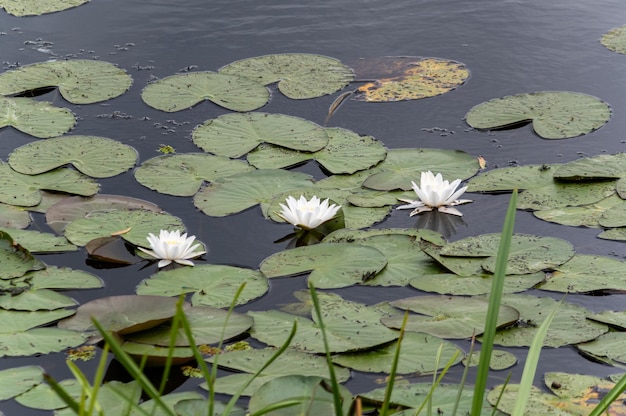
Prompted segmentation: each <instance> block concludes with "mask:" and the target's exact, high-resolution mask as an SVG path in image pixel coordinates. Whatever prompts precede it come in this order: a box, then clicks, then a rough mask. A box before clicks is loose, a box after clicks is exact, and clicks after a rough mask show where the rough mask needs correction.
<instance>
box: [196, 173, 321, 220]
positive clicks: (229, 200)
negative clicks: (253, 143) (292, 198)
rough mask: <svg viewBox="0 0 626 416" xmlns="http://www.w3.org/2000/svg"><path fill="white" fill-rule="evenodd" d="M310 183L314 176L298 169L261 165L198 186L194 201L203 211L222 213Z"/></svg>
mask: <svg viewBox="0 0 626 416" xmlns="http://www.w3.org/2000/svg"><path fill="white" fill-rule="evenodd" d="M312 185H313V177H312V176H310V175H307V174H305V173H301V172H287V171H284V170H281V169H260V170H255V171H251V172H244V173H239V174H235V175H231V176H229V177H227V178H218V179H216V180H215V181H213V182H212V183H211V184H210V185H208V186H206V187H204V188H203V189H201V190H200V191H199V192H198V193H197V194H196V195H195V196H194V198H193V203H194V205H195V206H196V207H198V208H199V209H200V210H202V212H204V213H205V214H207V215H209V216H212V217H225V216H227V215H231V214H236V213H238V212H241V211H243V210H245V209H248V208H251V207H253V206H255V205H257V204H259V203H268V202H270V201H272V199H273V198H274V196H275V195H276V194H279V193H283V192H288V191H289V190H291V189H300V188H304V187H308V186H312Z"/></svg>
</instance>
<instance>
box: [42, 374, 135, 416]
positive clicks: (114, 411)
mask: <svg viewBox="0 0 626 416" xmlns="http://www.w3.org/2000/svg"><path fill="white" fill-rule="evenodd" d="M79 397H80V396H79ZM140 398H141V387H140V386H139V384H138V382H137V381H131V382H129V383H122V382H119V381H117V380H110V381H107V382H106V383H104V384H102V385H101V386H100V388H99V389H98V396H97V403H98V404H97V405H96V407H94V408H96V409H98V407H97V406H99V408H100V409H103V410H104V412H105V413H104V414H105V415H109V414H110V415H129V414H131V409H133V408H134V407H135V406H137V404H138V403H139V401H140ZM90 399H91V398H90V397H86V398H85V402H84V404H83V406H84V408H85V409H88V408H89V406H91V401H90ZM75 400H77V398H75ZM75 414H76V412H74V411H73V410H72V409H70V408H65V409H59V410H56V411H55V412H54V416H74V415H75Z"/></svg>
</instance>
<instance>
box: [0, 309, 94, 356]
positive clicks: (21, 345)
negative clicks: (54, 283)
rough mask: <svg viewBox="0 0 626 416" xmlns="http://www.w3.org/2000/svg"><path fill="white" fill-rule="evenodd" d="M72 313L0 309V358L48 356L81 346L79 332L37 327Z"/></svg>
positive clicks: (84, 337) (83, 337)
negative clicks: (51, 353)
mask: <svg viewBox="0 0 626 416" xmlns="http://www.w3.org/2000/svg"><path fill="white" fill-rule="evenodd" d="M73 313H74V311H73V310H67V309H55V310H53V311H36V312H24V311H12V310H4V309H0V357H2V356H11V357H15V356H29V355H34V354H48V353H50V352H58V351H63V350H64V349H65V348H70V347H76V346H78V345H80V344H82V343H84V342H85V340H86V336H85V335H84V334H82V333H80V332H76V331H68V330H64V329H57V328H37V327H38V326H41V325H47V324H51V323H53V322H55V321H57V320H59V319H62V318H65V317H67V316H69V315H72V314H73Z"/></svg>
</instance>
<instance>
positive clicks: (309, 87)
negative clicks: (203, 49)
mask: <svg viewBox="0 0 626 416" xmlns="http://www.w3.org/2000/svg"><path fill="white" fill-rule="evenodd" d="M219 72H220V74H234V75H240V76H242V77H246V78H249V79H252V80H255V81H257V82H259V83H260V84H262V85H269V84H273V83H275V82H278V89H279V90H280V92H282V93H283V94H285V95H286V96H287V97H289V98H292V99H307V98H315V97H321V96H323V95H327V94H332V93H333V92H335V91H338V90H340V89H343V88H344V87H346V86H347V85H348V84H349V83H350V82H352V80H353V79H354V74H353V73H352V70H351V69H350V68H348V67H347V66H345V65H344V64H342V63H341V62H340V61H338V60H337V59H334V58H330V57H328V56H322V55H311V54H304V53H283V54H275V55H264V56H257V57H254V58H247V59H242V60H240V61H236V62H233V63H230V64H228V65H226V66H223V67H222V68H220V69H219Z"/></svg>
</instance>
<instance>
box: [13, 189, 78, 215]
mask: <svg viewBox="0 0 626 416" xmlns="http://www.w3.org/2000/svg"><path fill="white" fill-rule="evenodd" d="M40 194H41V200H40V201H39V203H38V204H37V205H34V206H32V207H21V208H22V209H26V210H28V211H30V212H38V213H40V214H45V213H46V212H47V211H48V209H49V208H50V207H52V206H53V205H54V204H56V203H58V202H61V201H62V200H64V199H68V198H72V196H71V195H68V194H65V193H58V192H48V191H41V192H40ZM79 198H80V197H79Z"/></svg>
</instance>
